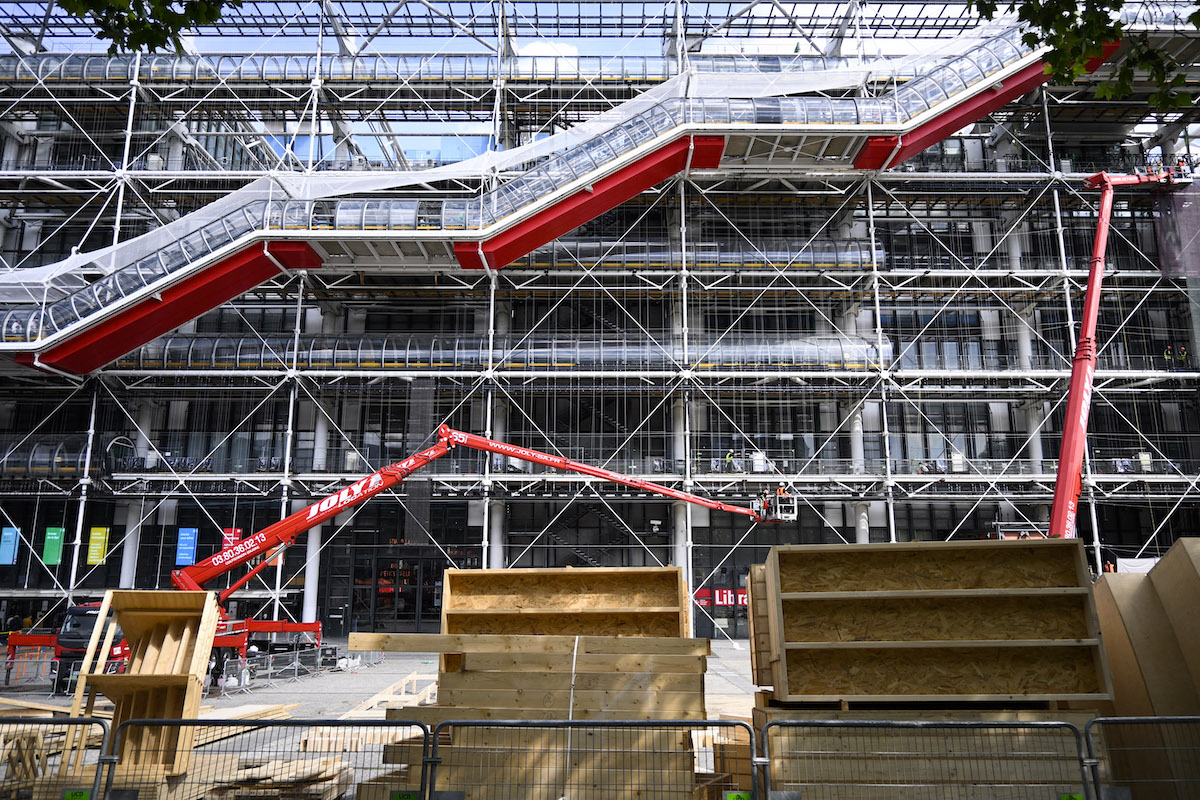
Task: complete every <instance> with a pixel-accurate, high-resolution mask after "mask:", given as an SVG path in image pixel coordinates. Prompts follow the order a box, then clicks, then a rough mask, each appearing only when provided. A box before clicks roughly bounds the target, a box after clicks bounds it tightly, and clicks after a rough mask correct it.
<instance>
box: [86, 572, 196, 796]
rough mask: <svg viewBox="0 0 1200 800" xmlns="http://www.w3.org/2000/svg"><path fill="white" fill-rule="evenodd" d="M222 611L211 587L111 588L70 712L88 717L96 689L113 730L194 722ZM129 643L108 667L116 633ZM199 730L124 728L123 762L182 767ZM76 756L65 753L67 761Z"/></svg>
mask: <svg viewBox="0 0 1200 800" xmlns="http://www.w3.org/2000/svg"><path fill="white" fill-rule="evenodd" d="M218 618H219V612H218V609H217V601H216V596H215V595H214V594H213V593H212V592H179V591H162V592H157V591H109V592H107V593H105V595H104V601H103V602H102V603H101V604H100V609H99V613H98V616H97V622H96V627H95V629H94V630H93V632H92V638H91V641H90V643H89V644H88V649H87V653H86V655H85V656H84V661H83V665H82V667H81V669H80V675H79V681H78V683H77V684H76V688H75V701H74V703H73V705H72V706H71V716H84V717H86V716H90V715H91V713H92V711H93V709H94V707H95V704H96V698H97V694H103V695H104V696H105V697H107V698H108V699H109V700H111V701H112V702H113V705H114V709H113V715H112V727H113V729H114V730H116V729H117V728H118V727H120V725H121V723H123V722H125V721H126V720H130V719H146V718H149V719H164V720H171V719H195V718H197V717H199V716H200V697H201V692H202V684H203V680H204V675H205V673H206V671H207V670H208V659H209V655H210V654H211V651H212V642H213V636H214V634H215V633H216V630H217V621H218ZM118 629H119V630H121V631H123V633H124V636H125V640H126V642H127V643H128V644H129V650H130V653H129V661H128V663H127V665H126V667H125V671H124V672H123V673H120V674H108V673H107V672H106V654H107V653H108V652H109V651H110V650H111V647H112V645H113V644H114V643H115V641H114V640H115V638H116V631H117V630H118ZM195 733H196V728H195V727H191V726H188V727H181V728H154V727H142V726H134V727H131V728H127V729H126V730H125V734H124V736H123V737H122V740H121V750H120V753H118V758H119V763H120V765H121V766H123V767H127V768H129V769H130V770H133V771H137V770H139V769H141V770H145V769H149V768H151V767H155V766H158V767H162V768H163V769H164V770H165V774H166V775H167V776H175V775H181V774H183V773H184V772H186V771H187V767H188V760H189V759H190V757H191V751H192V747H193V746H194V738H195ZM80 757H81V754H80V753H75V754H73V756H72V757H67V758H64V760H63V763H64V765H67V764H69V763H70V762H72V761H74V760H77V759H78V758H80Z"/></svg>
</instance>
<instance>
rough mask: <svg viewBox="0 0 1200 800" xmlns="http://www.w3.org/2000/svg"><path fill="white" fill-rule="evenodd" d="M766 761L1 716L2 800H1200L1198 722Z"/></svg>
mask: <svg viewBox="0 0 1200 800" xmlns="http://www.w3.org/2000/svg"><path fill="white" fill-rule="evenodd" d="M110 745H111V746H110ZM1085 746H1086V750H1085V749H1084V748H1085ZM761 747H762V753H763V757H762V758H754V755H755V754H756V753H757V752H759V751H758V749H757V744H756V738H755V736H754V732H753V731H752V730H751V728H750V726H749V725H747V724H745V723H743V722H734V721H723V720H722V721H714V720H700V721H674V720H671V721H658V720H640V721H578V720H577V721H567V720H554V721H528V722H525V721H523V722H506V721H495V720H481V721H452V722H443V723H441V724H440V725H438V726H437V728H436V729H434V731H433V732H432V733H431V732H430V730H429V728H428V727H426V726H425V725H423V724H421V723H419V722H411V721H407V720H388V721H377V722H376V721H370V722H364V721H362V720H329V721H325V720H285V721H280V720H255V721H241V720H226V721H218V720H182V721H181V720H170V721H165V720H151V719H143V720H133V721H130V722H126V723H123V724H122V725H121V726H120V727H118V728H117V730H116V731H115V732H113V733H112V734H111V735H110V733H109V730H108V725H107V723H106V722H105V721H103V720H95V719H79V720H67V719H61V718H59V719H46V720H25V719H3V718H0V798H5V799H6V800H7V798H12V800H26V799H27V798H28V799H31V800H37V799H39V798H45V799H46V800H58V799H59V798H65V799H66V800H73V799H74V798H80V799H81V800H82V799H83V798H87V799H88V800H91V799H92V798H94V799H95V800H104V798H112V800H119V799H120V798H128V797H131V796H135V795H133V794H132V793H133V792H138V795H136V796H141V797H143V798H145V797H163V796H172V797H184V796H186V797H193V798H202V797H203V798H214V800H256V799H259V798H292V799H293V800H333V798H338V797H343V796H344V797H347V798H349V797H353V798H355V800H424V799H425V798H429V799H430V800H456V799H458V798H463V799H464V800H509V798H512V800H517V798H520V799H521V800H559V799H560V798H564V797H566V798H571V800H601V798H603V800H608V799H609V798H612V797H637V798H640V799H641V800H756V798H758V797H760V796H764V797H766V798H769V800H801V799H802V800H824V799H826V798H838V799H839V800H841V799H843V798H844V799H845V800H851V799H853V800H865V799H866V798H872V800H874V798H889V800H917V798H920V800H935V799H938V798H945V799H946V800H951V798H953V800H960V799H961V800H982V799H983V798H988V799H989V800H1000V799H1001V798H1003V800H1010V798H1047V799H1048V800H1075V799H1076V798H1079V799H1080V800H1151V799H1152V800H1185V799H1186V798H1197V797H1200V717H1132V718H1100V719H1096V720H1094V721H1092V722H1090V723H1089V724H1088V725H1087V727H1086V728H1085V732H1084V733H1083V734H1081V733H1080V732H1079V730H1078V729H1077V728H1075V727H1074V726H1072V725H1070V724H1067V723H1065V722H934V721H851V720H828V721H807V720H806V721H787V722H772V723H769V724H768V725H767V726H766V727H765V728H764V729H763V732H762V741H761ZM102 754H105V755H102ZM109 754H111V755H109ZM163 791H165V792H166V794H165V795H164V794H162V792H163ZM84 792H86V794H82V793H84Z"/></svg>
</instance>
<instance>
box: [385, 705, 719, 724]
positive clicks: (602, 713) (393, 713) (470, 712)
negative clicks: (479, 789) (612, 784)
mask: <svg viewBox="0 0 1200 800" xmlns="http://www.w3.org/2000/svg"><path fill="white" fill-rule="evenodd" d="M567 718H568V717H567V712H566V711H565V710H562V709H553V708H551V709H542V708H498V707H492V706H488V707H481V706H408V707H401V708H389V709H388V710H387V719H388V720H392V721H395V720H402V721H405V722H420V723H424V724H425V725H428V726H430V727H433V726H435V725H438V724H440V723H442V722H459V721H463V720H522V719H524V720H564V719H567ZM571 719H584V720H590V719H599V720H629V719H650V720H680V719H687V720H693V719H696V720H703V719H707V715H706V714H704V713H697V712H690V711H688V712H685V711H678V712H676V711H639V710H637V709H626V708H616V709H588V708H584V709H578V708H577V709H575V710H574V711H573V712H572V713H571Z"/></svg>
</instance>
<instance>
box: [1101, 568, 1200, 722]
mask: <svg viewBox="0 0 1200 800" xmlns="http://www.w3.org/2000/svg"><path fill="white" fill-rule="evenodd" d="M1103 579H1104V581H1105V582H1106V583H1107V585H1108V590H1109V593H1110V594H1111V597H1112V600H1113V603H1114V604H1115V606H1116V610H1117V612H1118V613H1119V614H1120V620H1121V624H1122V625H1123V626H1124V629H1125V632H1126V634H1127V636H1128V637H1129V643H1130V646H1131V647H1132V649H1133V653H1134V655H1135V656H1136V659H1137V669H1138V671H1139V672H1140V673H1141V680H1142V682H1143V684H1144V685H1145V687H1146V693H1147V695H1148V696H1149V698H1150V705H1151V707H1152V708H1153V709H1154V711H1153V713H1154V714H1156V715H1159V716H1162V715H1180V714H1200V695H1198V693H1197V687H1196V685H1195V684H1194V683H1193V682H1192V678H1191V674H1190V673H1189V672H1188V670H1187V669H1184V668H1182V665H1183V664H1184V663H1185V662H1184V656H1183V653H1182V652H1181V650H1180V647H1179V642H1178V640H1177V639H1176V638H1175V631H1174V629H1173V628H1172V627H1171V624H1170V622H1169V621H1168V620H1167V615H1166V611H1165V610H1164V609H1163V605H1162V603H1161V602H1160V600H1159V597H1158V593H1157V592H1155V591H1154V584H1153V582H1152V579H1151V578H1150V577H1149V576H1148V575H1136V574H1126V573H1121V574H1108V575H1105V576H1104V578H1103ZM1193 613H1195V612H1193ZM1102 624H1103V623H1102ZM1110 627H1113V628H1114V630H1115V624H1114V623H1112V622H1110ZM1121 668H1122V669H1130V665H1129V664H1126V663H1122V664H1121ZM1136 680H1137V678H1136V677H1135V676H1132V674H1131V675H1129V676H1126V677H1124V678H1123V679H1122V682H1123V684H1125V685H1127V686H1129V685H1136ZM1136 698H1137V692H1136V689H1135V690H1134V693H1133V694H1132V695H1131V698H1130V699H1129V702H1130V703H1136V702H1137V701H1136ZM1120 709H1121V706H1120V705H1119V706H1118V712H1119V713H1120Z"/></svg>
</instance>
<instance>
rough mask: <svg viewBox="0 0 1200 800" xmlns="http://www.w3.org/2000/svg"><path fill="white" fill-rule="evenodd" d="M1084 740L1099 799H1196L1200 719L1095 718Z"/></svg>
mask: <svg viewBox="0 0 1200 800" xmlns="http://www.w3.org/2000/svg"><path fill="white" fill-rule="evenodd" d="M1084 739H1085V741H1086V742H1087V749H1088V757H1089V766H1090V767H1091V769H1092V779H1093V781H1094V782H1095V786H1096V795H1097V796H1098V797H1102V798H1122V800H1150V798H1153V800H1185V798H1194V797H1200V717H1100V718H1097V719H1094V720H1092V721H1091V722H1089V723H1088V724H1087V726H1086V727H1085V728H1084Z"/></svg>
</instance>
